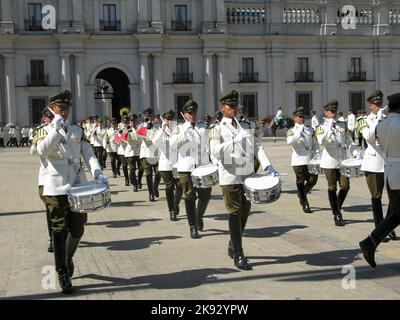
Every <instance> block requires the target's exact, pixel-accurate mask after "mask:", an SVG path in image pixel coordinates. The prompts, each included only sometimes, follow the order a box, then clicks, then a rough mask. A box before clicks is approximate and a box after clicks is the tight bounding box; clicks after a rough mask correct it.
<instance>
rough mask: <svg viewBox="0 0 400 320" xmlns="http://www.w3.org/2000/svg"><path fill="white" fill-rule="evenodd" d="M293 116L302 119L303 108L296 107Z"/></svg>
mask: <svg viewBox="0 0 400 320" xmlns="http://www.w3.org/2000/svg"><path fill="white" fill-rule="evenodd" d="M293 115H294V116H298V117H304V108H303V107H298V108H297V109H296V110H294V112H293Z"/></svg>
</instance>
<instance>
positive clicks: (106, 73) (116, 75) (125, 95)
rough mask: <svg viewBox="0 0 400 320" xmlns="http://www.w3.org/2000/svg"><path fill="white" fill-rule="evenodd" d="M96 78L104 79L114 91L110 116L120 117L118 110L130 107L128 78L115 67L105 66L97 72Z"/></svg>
mask: <svg viewBox="0 0 400 320" xmlns="http://www.w3.org/2000/svg"><path fill="white" fill-rule="evenodd" d="M96 79H103V80H106V81H107V82H108V83H110V84H111V86H112V88H113V91H114V98H113V99H112V116H113V118H117V119H120V118H121V116H120V114H119V110H120V109H121V108H123V107H127V108H129V109H130V108H131V94H130V90H129V78H128V77H127V75H126V74H125V73H124V72H123V71H121V70H119V69H117V68H107V69H104V70H103V71H101V72H99V74H98V75H97V76H96Z"/></svg>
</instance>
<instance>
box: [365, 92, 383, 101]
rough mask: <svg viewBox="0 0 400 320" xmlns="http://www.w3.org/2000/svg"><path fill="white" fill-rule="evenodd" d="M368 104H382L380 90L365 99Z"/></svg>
mask: <svg viewBox="0 0 400 320" xmlns="http://www.w3.org/2000/svg"><path fill="white" fill-rule="evenodd" d="M367 101H368V102H369V103H374V102H377V103H382V102H383V93H382V91H380V90H375V91H374V92H373V93H371V95H370V96H369V97H368V98H367Z"/></svg>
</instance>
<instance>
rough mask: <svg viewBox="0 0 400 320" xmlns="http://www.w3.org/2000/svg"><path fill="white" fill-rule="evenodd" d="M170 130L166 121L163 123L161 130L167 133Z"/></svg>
mask: <svg viewBox="0 0 400 320" xmlns="http://www.w3.org/2000/svg"><path fill="white" fill-rule="evenodd" d="M168 128H169V126H168V123H167V122H166V121H163V123H162V126H161V130H163V131H165V130H167V129H168Z"/></svg>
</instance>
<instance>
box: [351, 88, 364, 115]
mask: <svg viewBox="0 0 400 320" xmlns="http://www.w3.org/2000/svg"><path fill="white" fill-rule="evenodd" d="M349 99H350V103H349V105H350V108H349V109H350V110H351V111H352V112H353V113H354V114H357V113H358V111H359V110H365V104H364V101H365V99H364V91H350V98H349Z"/></svg>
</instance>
